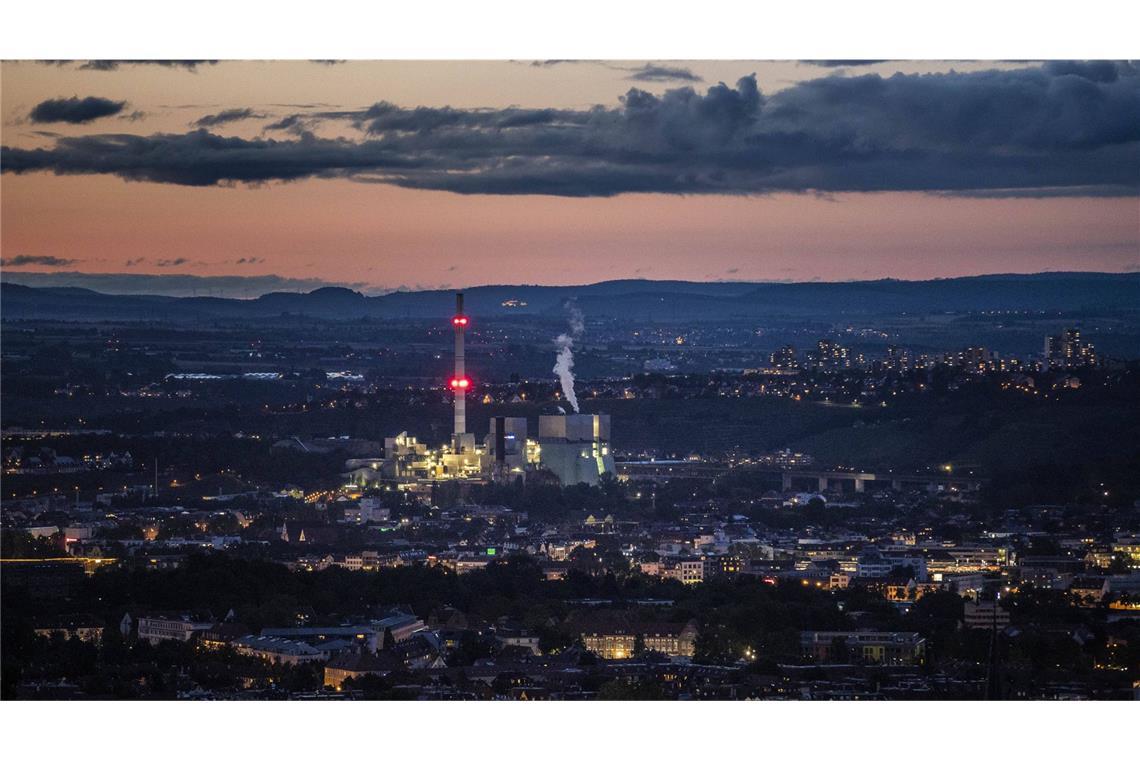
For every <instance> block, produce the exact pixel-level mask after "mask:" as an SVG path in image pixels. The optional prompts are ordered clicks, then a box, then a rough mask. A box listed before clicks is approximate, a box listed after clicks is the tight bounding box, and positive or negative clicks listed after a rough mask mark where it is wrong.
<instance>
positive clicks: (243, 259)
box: [234, 256, 265, 264]
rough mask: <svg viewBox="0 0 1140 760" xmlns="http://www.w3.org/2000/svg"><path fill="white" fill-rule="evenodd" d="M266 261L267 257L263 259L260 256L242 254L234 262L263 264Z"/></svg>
mask: <svg viewBox="0 0 1140 760" xmlns="http://www.w3.org/2000/svg"><path fill="white" fill-rule="evenodd" d="M264 261H265V259H263V258H262V257H260V256H242V257H241V258H240V259H238V260H237V261H235V262H234V263H235V264H261V263H262V262H264Z"/></svg>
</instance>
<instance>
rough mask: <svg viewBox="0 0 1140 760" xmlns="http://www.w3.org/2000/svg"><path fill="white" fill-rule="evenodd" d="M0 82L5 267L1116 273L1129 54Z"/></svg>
mask: <svg viewBox="0 0 1140 760" xmlns="http://www.w3.org/2000/svg"><path fill="white" fill-rule="evenodd" d="M0 75H2V82H3V87H2V90H0V119H2V127H3V129H2V141H0V142H2V153H0V168H2V169H3V174H2V175H0V207H2V208H0V212H2V227H0V230H2V232H0V236H2V248H3V262H2V268H3V275H4V278H5V279H7V280H11V281H25V282H28V281H33V282H34V281H36V280H35V278H36V277H37V276H42V275H44V274H50V275H51V276H52V277H54V278H56V280H55V282H57V283H59V282H60V280H59V278H61V277H72V278H75V277H76V275H75V274H74V273H84V274H87V275H94V274H98V275H115V276H116V277H118V276H119V275H130V277H127V278H123V277H118V279H117V280H116V279H115V277H110V278H108V277H105V276H104V277H102V278H101V279H100V280H99V282H100V283H101V284H103V285H107V284H108V283H112V282H117V283H118V284H117V285H110V286H108V287H107V288H104V289H108V290H110V289H118V290H119V291H122V290H124V289H125V290H130V289H142V290H153V289H155V288H157V287H159V286H157V285H155V284H154V283H155V282H157V280H156V279H155V276H162V277H164V278H166V279H170V276H171V275H182V276H184V275H189V276H193V277H204V278H217V277H227V278H231V279H229V280H227V281H226V282H227V283H229V284H228V285H227V288H228V289H227V290H226V294H230V295H256V294H257V293H259V292H263V291H265V290H268V289H307V288H309V287H315V286H317V285H320V284H322V283H335V284H345V285H349V286H351V287H354V288H357V289H361V290H365V291H369V292H372V291H377V292H379V291H385V290H390V289H394V288H413V289H420V288H443V287H465V286H472V285H479V284H493V283H540V284H574V283H586V282H596V281H599V280H607V279H619V278H652V279H685V280H702V281H707V280H749V281H762V280H781V281H811V280H859V279H878V278H883V277H895V278H903V279H930V278H936V277H953V276H964V275H977V274H985V273H996V272H1038V271H1107V272H1125V271H1136V270H1137V269H1138V268H1140V202H1138V195H1140V68H1138V67H1136V66H1134V65H1133V64H1129V63H1115V62H1106V61H1097V62H1061V61H1049V62H963V61H956V62H945V63H939V62H890V61H879V62H857V61H810V62H809V61H800V62H796V61H782V62H781V61H688V62H685V61H681V62H677V61H618V62H601V61H493V62H473V61H435V62H415V61H386V62H383V61H322V62H317V61H276V62H269V61H222V62H211V61H201V62H145V63H139V62H115V61H102V62H86V61H64V62H31V61H6V62H4V63H2V64H0ZM21 278H22V279H21ZM232 278H242V279H240V280H235V279H232ZM41 281H42V280H41ZM88 281H93V280H90V278H88ZM219 282H220V281H219ZM233 283H244V285H237V286H234V285H233Z"/></svg>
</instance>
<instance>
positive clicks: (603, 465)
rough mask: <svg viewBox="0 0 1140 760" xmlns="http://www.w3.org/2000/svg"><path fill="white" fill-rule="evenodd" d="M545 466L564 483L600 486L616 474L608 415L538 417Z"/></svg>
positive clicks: (541, 457)
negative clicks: (605, 477)
mask: <svg viewBox="0 0 1140 760" xmlns="http://www.w3.org/2000/svg"><path fill="white" fill-rule="evenodd" d="M538 446H539V458H540V461H541V462H542V466H543V467H545V468H546V469H548V470H550V471H551V472H553V473H554V474H555V475H557V476H558V479H559V480H561V481H562V482H563V483H564V484H570V483H587V484H589V485H597V484H598V481H599V479H600V478H601V477H602V475H604V474H605V473H607V472H609V473H612V472H613V471H614V457H613V454H612V453H611V451H610V416H609V415H608V414H550V415H545V416H542V417H539V418H538Z"/></svg>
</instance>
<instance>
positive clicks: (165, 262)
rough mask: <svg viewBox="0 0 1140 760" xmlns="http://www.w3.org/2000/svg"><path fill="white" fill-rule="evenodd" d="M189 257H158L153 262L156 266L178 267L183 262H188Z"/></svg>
mask: <svg viewBox="0 0 1140 760" xmlns="http://www.w3.org/2000/svg"><path fill="white" fill-rule="evenodd" d="M189 263H190V259H187V258H183V257H181V256H179V257H178V258H176V259H158V260H157V261H155V262H154V265H155V266H156V267H180V266H182V265H183V264H189Z"/></svg>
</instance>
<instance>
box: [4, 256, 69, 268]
mask: <svg viewBox="0 0 1140 760" xmlns="http://www.w3.org/2000/svg"><path fill="white" fill-rule="evenodd" d="M77 261H79V260H78V259H63V258H60V257H59V256H29V255H27V254H23V253H21V254H20V255H18V256H12V257H11V258H7V259H0V265H2V266H6V267H28V266H39V267H69V266H71V265H72V264H75V263H76V262H77Z"/></svg>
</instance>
